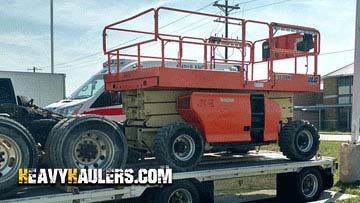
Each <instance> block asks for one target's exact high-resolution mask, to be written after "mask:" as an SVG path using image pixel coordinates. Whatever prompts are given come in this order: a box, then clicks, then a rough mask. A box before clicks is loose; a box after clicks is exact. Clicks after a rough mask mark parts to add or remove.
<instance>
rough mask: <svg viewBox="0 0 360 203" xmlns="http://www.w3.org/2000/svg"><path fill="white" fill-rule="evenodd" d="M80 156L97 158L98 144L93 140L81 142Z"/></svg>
mask: <svg viewBox="0 0 360 203" xmlns="http://www.w3.org/2000/svg"><path fill="white" fill-rule="evenodd" d="M79 146H80V148H79V156H80V157H81V158H85V159H90V160H91V159H95V158H96V155H97V154H98V152H99V151H98V150H97V146H96V145H95V144H94V143H93V142H92V141H89V142H87V141H84V143H82V144H79Z"/></svg>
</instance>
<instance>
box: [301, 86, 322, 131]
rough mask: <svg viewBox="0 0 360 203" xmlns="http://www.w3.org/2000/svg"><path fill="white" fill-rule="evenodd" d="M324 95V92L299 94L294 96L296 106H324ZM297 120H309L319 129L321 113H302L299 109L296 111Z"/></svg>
mask: <svg viewBox="0 0 360 203" xmlns="http://www.w3.org/2000/svg"><path fill="white" fill-rule="evenodd" d="M322 100H323V93H322V92H306V93H297V94H295V95H294V106H314V105H317V104H322ZM294 119H295V120H300V119H304V120H308V121H310V122H311V123H312V124H314V125H315V127H316V128H319V127H320V126H319V112H318V111H302V110H299V109H296V110H294Z"/></svg>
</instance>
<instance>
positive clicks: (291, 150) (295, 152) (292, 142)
mask: <svg viewBox="0 0 360 203" xmlns="http://www.w3.org/2000/svg"><path fill="white" fill-rule="evenodd" d="M303 130H307V131H309V132H310V133H311V137H312V140H313V142H312V146H311V148H310V149H309V150H308V151H306V152H303V151H301V150H300V149H299V147H298V145H297V144H296V141H297V137H298V136H299V135H300V132H302V131H303ZM319 145H320V135H319V132H318V130H317V129H316V128H315V126H314V125H312V124H311V123H310V122H309V121H305V120H297V121H290V122H289V123H287V124H285V126H284V127H282V128H281V131H280V136H279V146H280V151H281V152H282V153H283V154H284V155H285V156H286V157H288V158H289V159H291V160H294V161H306V160H310V159H312V158H313V157H314V156H315V155H316V153H317V152H318V150H319Z"/></svg>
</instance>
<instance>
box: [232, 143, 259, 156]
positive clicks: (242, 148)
mask: <svg viewBox="0 0 360 203" xmlns="http://www.w3.org/2000/svg"><path fill="white" fill-rule="evenodd" d="M251 150H255V146H244V145H240V146H238V147H231V148H229V149H228V151H229V152H231V153H236V154H247V153H248V152H249V151H251Z"/></svg>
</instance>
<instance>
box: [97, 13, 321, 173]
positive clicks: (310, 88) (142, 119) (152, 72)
mask: <svg viewBox="0 0 360 203" xmlns="http://www.w3.org/2000/svg"><path fill="white" fill-rule="evenodd" d="M163 12H166V13H170V15H169V16H171V15H175V14H176V15H178V14H182V15H186V16H190V15H191V16H200V17H208V18H209V19H212V18H217V19H223V20H226V21H228V22H231V24H232V25H234V26H237V27H236V28H237V29H238V31H239V33H240V37H238V38H236V39H233V38H224V37H218V36H210V37H209V36H206V37H191V36H182V35H177V34H174V33H171V34H167V33H163V32H162V31H161V30H162V29H161V28H163V27H164V26H160V19H161V18H160V17H161V14H162V13H163ZM145 16H151V17H150V19H152V20H153V22H154V25H153V31H147V30H141V29H128V28H124V27H122V25H123V24H129V23H131V22H132V21H134V20H136V19H139V18H143V17H145ZM174 22H175V21H174ZM251 25H257V26H262V27H263V28H264V29H265V34H266V36H267V37H266V38H263V39H261V38H260V39H257V40H250V39H251V36H253V34H252V33H251V31H254V30H253V29H250V28H248V27H249V26H251ZM113 32H119V33H126V36H129V35H133V34H136V36H138V37H137V38H136V39H138V41H137V42H134V43H132V42H133V41H132V40H130V41H127V43H122V45H120V46H118V47H112V48H108V47H109V46H108V44H109V41H108V40H107V38H108V37H109V36H111V33H113ZM256 32H257V31H255V34H256ZM141 35H143V36H146V37H147V38H148V39H146V40H139V39H142V37H141ZM139 36H140V37H139ZM248 36H249V37H248ZM117 43H118V41H117ZM170 43H171V44H172V45H174V44H175V45H176V46H175V47H176V50H174V46H172V48H171V50H169V48H168V49H167V46H169V44H170ZM149 44H153V45H154V46H156V48H157V50H159V51H157V52H156V51H147V53H144V52H146V51H144V50H145V48H146V47H148V46H149ZM189 46H194V47H195V46H196V47H197V48H198V49H197V50H199V47H200V50H201V51H200V52H202V53H199V51H195V48H190V49H189V48H188V47H189ZM224 48H227V49H233V50H236V51H237V52H238V53H239V54H238V55H237V56H235V57H230V58H227V59H224V58H221V57H217V56H216V53H218V50H219V49H224ZM259 48H260V49H259ZM103 49H104V53H105V55H107V57H108V60H111V58H115V59H117V60H119V59H120V58H123V57H126V58H136V59H137V61H136V62H135V63H134V64H132V66H133V67H132V70H130V71H125V72H120V70H122V69H123V67H120V65H117V71H115V72H111V69H110V66H109V67H108V68H109V73H108V74H107V75H105V76H104V80H105V87H106V90H108V91H116V92H118V91H120V92H121V93H122V98H123V105H124V111H125V114H126V118H127V120H126V122H125V124H124V125H125V126H124V129H125V136H126V138H127V141H128V145H129V147H130V149H131V150H132V151H133V152H136V153H130V154H131V156H142V155H143V154H146V153H151V154H153V155H155V157H156V159H157V160H158V161H159V162H160V163H162V164H167V165H169V166H170V167H172V168H173V169H176V170H180V171H184V170H188V169H191V168H192V167H194V166H195V165H196V164H197V163H198V162H199V161H200V160H201V157H202V156H203V153H204V152H209V151H221V150H227V151H230V152H236V153H246V152H247V151H249V150H251V149H252V148H254V147H255V146H260V145H264V144H269V143H272V142H276V141H279V145H280V149H281V151H282V152H283V154H284V155H286V156H287V157H288V158H290V159H292V160H309V159H311V158H312V157H313V156H314V155H315V154H316V153H317V150H318V147H319V134H318V132H317V129H316V128H315V127H314V126H313V125H312V124H310V123H309V122H308V121H304V120H293V119H292V115H293V114H292V106H293V104H292V97H293V94H294V93H297V92H314V91H319V90H320V75H318V74H317V57H318V54H319V51H320V33H319V31H317V30H316V29H314V28H309V27H303V26H295V25H288V24H281V23H266V22H260V21H254V20H244V19H240V18H234V17H224V16H218V15H213V14H207V13H199V12H193V11H187V10H181V9H175V8H168V7H160V8H157V9H155V8H152V9H148V10H146V11H144V12H141V13H139V14H137V15H134V16H132V17H130V18H127V19H124V20H121V21H119V22H115V23H113V24H111V25H108V26H106V27H105V29H104V31H103ZM130 49H132V50H135V52H136V53H128V52H127V50H130ZM154 50H155V48H154ZM171 51H172V52H174V51H176V53H177V55H176V56H175V57H174V56H170V55H171V54H169V52H171ZM155 52H156V53H155ZM189 53H193V54H194V55H197V56H199V55H200V58H201V61H200V62H199V60H197V61H196V62H194V61H193V60H190V59H188V58H184V55H189ZM172 55H174V54H172ZM259 55H260V57H258V56H259ZM309 58H311V59H310V60H311V63H312V62H313V63H312V65H310V64H309ZM304 59H305V61H306V63H305V69H306V70H307V71H306V72H305V73H303V72H301V70H300V69H301V68H302V67H300V65H299V64H300V62H299V61H304ZM280 61H285V65H284V64H283V65H278V64H279V62H280ZM108 64H110V63H108ZM117 64H120V63H117ZM258 66H262V67H264V66H265V68H263V69H261V70H260V69H259V70H257V67H258ZM279 66H281V67H280V68H285V70H286V71H285V72H280V71H276V70H277V69H278V68H279ZM310 66H312V72H311V73H310V74H309V73H308V70H309V68H310ZM258 73H259V74H262V75H264V78H262V79H257V78H256V75H257V74H258ZM135 154H136V155H135Z"/></svg>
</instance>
